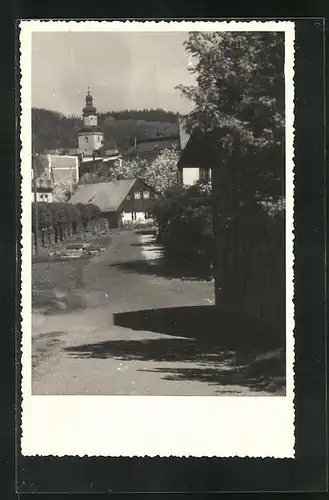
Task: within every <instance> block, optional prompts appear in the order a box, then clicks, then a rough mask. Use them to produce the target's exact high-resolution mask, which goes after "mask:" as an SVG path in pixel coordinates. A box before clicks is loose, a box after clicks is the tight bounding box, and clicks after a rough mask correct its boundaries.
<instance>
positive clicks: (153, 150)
mask: <svg viewBox="0 0 329 500" xmlns="http://www.w3.org/2000/svg"><path fill="white" fill-rule="evenodd" d="M178 148H179V135H178V134H177V135H171V136H167V137H165V136H164V137H155V138H152V137H151V138H147V139H143V140H140V141H137V140H136V141H135V145H134V146H131V147H130V148H129V149H128V151H126V152H125V154H124V156H125V157H128V158H129V157H130V158H134V157H138V158H142V159H145V160H147V161H148V162H149V163H151V162H152V161H153V160H155V158H156V157H157V156H158V155H159V154H160V153H161V152H162V151H163V150H165V149H178Z"/></svg>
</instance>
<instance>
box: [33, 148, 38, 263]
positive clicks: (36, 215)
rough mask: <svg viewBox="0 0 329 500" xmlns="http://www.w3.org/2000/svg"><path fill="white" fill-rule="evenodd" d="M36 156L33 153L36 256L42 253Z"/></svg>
mask: <svg viewBox="0 0 329 500" xmlns="http://www.w3.org/2000/svg"><path fill="white" fill-rule="evenodd" d="M35 156H36V155H34V154H33V155H32V171H33V181H32V182H33V194H34V220H35V228H34V242H35V256H36V257H39V255H40V244H39V212H38V201H37V174H36V168H35Z"/></svg>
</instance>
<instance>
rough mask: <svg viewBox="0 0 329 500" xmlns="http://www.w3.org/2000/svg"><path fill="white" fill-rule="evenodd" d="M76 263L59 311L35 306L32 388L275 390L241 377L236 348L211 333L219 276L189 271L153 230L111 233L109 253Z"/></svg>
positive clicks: (58, 295) (58, 293) (57, 294)
mask: <svg viewBox="0 0 329 500" xmlns="http://www.w3.org/2000/svg"><path fill="white" fill-rule="evenodd" d="M41 265H42V264H41ZM73 265H75V264H74V263H72V266H73ZM76 265H80V267H81V269H80V271H79V272H80V275H79V279H78V280H77V281H76V282H75V285H74V290H73V289H70V287H69V286H66V287H65V289H61V288H60V286H58V284H55V286H54V287H53V289H52V294H53V297H54V300H55V301H56V306H57V307H56V311H48V314H43V313H44V312H45V311H44V310H42V309H41V308H40V307H38V308H35V309H34V311H33V318H32V323H33V332H32V351H33V362H32V363H33V368H32V371H33V373H32V392H33V394H71V395H73V394H89V395H91V394H103V395H119V394H131V395H220V394H222V395H225V394H226V395H227V394H230V395H232V394H233V395H248V394H250V395H268V394H271V393H277V391H276V390H273V389H271V388H268V387H264V386H263V385H262V384H259V383H257V380H258V379H257V377H256V378H255V377H254V378H252V377H251V378H250V379H246V377H244V376H242V373H243V370H240V369H239V367H237V366H236V358H235V354H234V351H233V350H230V349H229V348H227V346H226V347H223V346H222V345H221V343H220V342H219V343H217V344H214V343H213V342H212V341H210V340H209V339H208V337H207V332H204V331H202V330H203V329H204V328H206V329H207V326H206V323H203V319H202V318H203V317H204V315H207V313H208V311H210V310H212V307H211V306H212V304H213V295H214V290H213V288H214V285H213V282H212V281H209V280H206V279H205V277H203V276H202V275H198V276H193V275H192V276H191V275H190V274H191V273H190V274H189V273H186V276H185V278H186V279H184V276H182V268H180V269H178V268H176V269H173V266H170V265H168V262H167V261H166V260H165V259H164V258H163V256H162V250H161V247H159V246H157V245H156V244H155V242H154V237H153V236H152V235H147V234H136V233H134V232H130V231H124V232H122V233H117V234H114V235H113V238H112V241H111V244H110V245H109V246H108V248H107V250H106V251H105V252H103V253H101V254H99V255H97V256H95V257H93V258H91V259H90V260H88V261H85V262H84V264H83V265H81V263H80V264H78V263H76ZM192 274H193V273H192ZM182 278H183V279H182ZM72 297H74V303H75V304H78V305H75V307H70V304H71V303H72ZM279 392H280V390H279Z"/></svg>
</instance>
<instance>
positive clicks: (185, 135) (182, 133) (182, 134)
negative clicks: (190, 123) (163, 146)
mask: <svg viewBox="0 0 329 500" xmlns="http://www.w3.org/2000/svg"><path fill="white" fill-rule="evenodd" d="M190 137H191V134H190V133H189V132H187V130H186V118H181V119H180V120H179V142H180V148H181V150H183V149H185V147H186V144H187V143H188V141H189V138H190Z"/></svg>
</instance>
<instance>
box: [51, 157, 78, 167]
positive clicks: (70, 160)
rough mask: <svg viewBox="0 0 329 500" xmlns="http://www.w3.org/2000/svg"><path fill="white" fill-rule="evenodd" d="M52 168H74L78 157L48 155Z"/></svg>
mask: <svg viewBox="0 0 329 500" xmlns="http://www.w3.org/2000/svg"><path fill="white" fill-rule="evenodd" d="M50 162H51V167H52V168H55V169H56V168H76V166H77V162H78V157H77V156H69V155H50Z"/></svg>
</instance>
